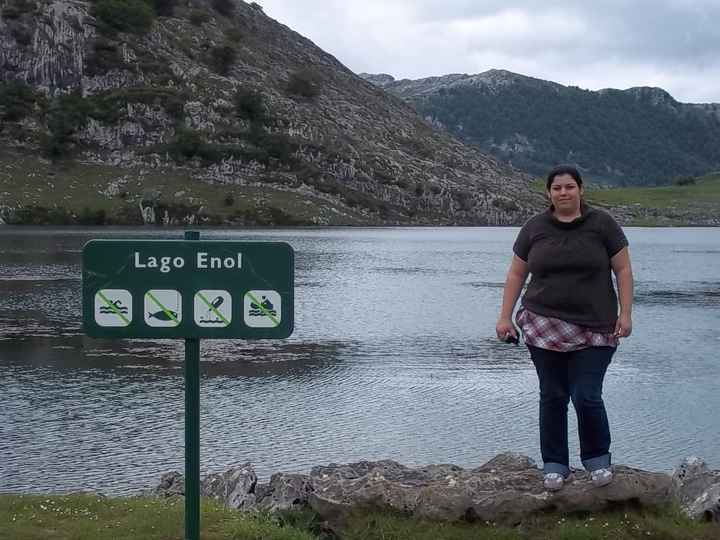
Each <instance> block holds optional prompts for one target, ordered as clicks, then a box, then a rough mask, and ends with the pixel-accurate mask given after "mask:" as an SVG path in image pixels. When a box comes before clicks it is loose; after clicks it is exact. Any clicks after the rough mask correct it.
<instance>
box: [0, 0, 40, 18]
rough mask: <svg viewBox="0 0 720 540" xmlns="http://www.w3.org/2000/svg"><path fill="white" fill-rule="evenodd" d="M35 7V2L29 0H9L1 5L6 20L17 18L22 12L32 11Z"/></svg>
mask: <svg viewBox="0 0 720 540" xmlns="http://www.w3.org/2000/svg"><path fill="white" fill-rule="evenodd" d="M36 9H37V6H36V4H35V2H33V1H31V0H11V1H10V2H8V5H6V6H5V7H3V9H2V16H3V19H6V20H17V19H19V18H20V17H21V16H22V15H23V14H29V13H34V12H35V11H36Z"/></svg>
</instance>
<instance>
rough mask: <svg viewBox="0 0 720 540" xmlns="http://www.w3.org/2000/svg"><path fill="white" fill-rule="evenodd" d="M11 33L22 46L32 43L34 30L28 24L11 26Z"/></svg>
mask: <svg viewBox="0 0 720 540" xmlns="http://www.w3.org/2000/svg"><path fill="white" fill-rule="evenodd" d="M10 34H12V37H13V38H15V41H16V42H17V44H18V45H20V46H21V47H27V46H29V45H30V44H32V32H31V31H30V29H29V28H28V27H26V26H22V25H20V26H13V27H11V28H10Z"/></svg>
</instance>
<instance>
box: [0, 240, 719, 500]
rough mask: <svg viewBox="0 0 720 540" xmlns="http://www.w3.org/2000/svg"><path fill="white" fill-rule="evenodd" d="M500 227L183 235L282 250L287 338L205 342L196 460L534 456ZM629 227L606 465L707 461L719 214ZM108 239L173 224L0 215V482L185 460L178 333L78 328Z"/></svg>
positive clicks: (129, 474)
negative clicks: (289, 321) (631, 308)
mask: <svg viewBox="0 0 720 540" xmlns="http://www.w3.org/2000/svg"><path fill="white" fill-rule="evenodd" d="M517 230H518V229H517V228H410V229H399V228H398V229H372V228H370V229H344V228H343V229H293V230H277V229H276V230H264V231H254V232H230V233H229V232H225V231H222V232H221V231H202V233H201V234H202V237H203V238H217V239H233V240H282V241H287V242H289V243H290V244H291V245H292V246H293V247H294V249H295V251H296V313H295V321H296V324H295V332H294V334H293V335H292V337H291V338H289V339H287V340H285V341H256V342H242V341H212V340H206V341H203V342H202V346H201V355H202V358H203V362H202V373H203V379H202V383H201V393H202V398H201V426H202V427H201V429H202V431H201V441H202V443H201V447H202V448H201V463H202V470H203V473H205V472H209V471H220V470H224V469H226V468H228V467H229V466H231V465H233V464H239V463H243V462H246V461H250V462H252V463H253V464H254V466H255V469H256V471H257V472H258V474H259V476H260V477H261V479H263V480H266V479H267V478H268V477H269V475H270V474H272V473H274V472H280V471H285V472H307V471H308V470H309V469H310V467H311V466H313V465H320V464H328V463H332V462H335V463H347V462H351V461H357V460H362V459H368V460H376V459H382V458H390V459H395V460H398V461H400V462H402V463H404V464H407V465H421V464H427V463H455V464H457V465H460V466H463V467H475V466H478V465H480V464H482V463H484V462H485V461H487V460H488V459H490V458H492V457H493V456H495V455H496V454H498V453H500V452H503V451H507V450H512V451H516V452H521V453H524V454H526V455H529V456H531V457H533V458H535V459H536V460H537V461H538V463H540V456H539V441H538V433H537V414H538V412H537V402H538V390H537V377H536V374H535V371H534V369H533V366H532V363H531V362H530V360H529V357H528V354H527V350H526V349H525V348H524V347H522V346H520V347H516V346H512V345H505V344H502V343H499V342H498V341H497V340H496V339H495V337H494V333H495V331H494V328H495V321H496V318H497V315H498V310H499V306H500V303H501V296H502V287H503V282H504V277H505V272H506V270H507V266H508V263H509V260H510V255H511V246H512V242H513V240H514V238H515V235H516V234H517ZM626 233H627V235H628V237H629V239H630V242H631V255H632V260H633V266H634V270H635V278H636V303H635V313H634V332H633V335H632V336H631V337H630V338H629V339H627V340H625V341H623V342H622V344H621V346H620V349H619V351H618V353H617V354H616V355H615V358H614V360H613V363H612V365H611V367H610V369H609V371H608V374H607V378H606V387H605V400H606V404H607V407H608V414H609V418H610V422H611V429H612V434H613V448H612V451H613V455H614V461H615V462H616V463H622V464H626V465H630V466H635V467H640V468H645V469H650V470H658V471H669V470H671V469H672V467H673V466H675V465H676V464H677V463H678V462H679V460H681V459H682V458H684V457H686V456H689V455H698V456H700V457H703V458H704V459H706V460H707V461H708V463H709V464H710V466H712V467H714V468H720V444H719V443H720V414H718V411H720V361H719V360H720V355H719V354H718V349H719V348H720V231H718V230H717V229H635V228H628V229H626ZM127 237H134V238H138V237H144V238H149V237H151V238H156V239H157V238H181V237H182V231H166V230H165V231H163V230H160V229H97V230H90V229H45V228H43V229H31V228H20V229H18V228H12V227H3V228H1V229H0V254H1V259H0V416H1V418H0V491H10V492H21V491H23V492H46V491H73V490H80V489H90V490H96V491H101V492H104V493H108V494H125V493H132V492H135V491H137V490H139V489H142V488H145V487H148V486H151V485H154V484H156V482H157V480H158V478H159V476H160V474H161V473H162V472H165V471H168V470H173V469H176V470H180V471H182V470H183V467H184V458H183V456H184V431H183V430H184V390H183V384H184V379H183V371H182V366H183V343H182V341H177V342H175V341H168V340H165V341H151V340H93V339H90V338H86V337H84V336H83V335H82V333H81V330H80V320H81V308H80V285H81V281H80V270H81V269H80V255H81V250H82V246H83V244H84V243H85V242H86V241H87V240H89V239H91V238H118V239H119V238H127ZM570 413H571V414H570V417H571V430H572V432H571V454H572V455H573V461H572V464H573V465H574V466H579V458H578V457H577V454H578V453H579V450H578V444H577V431H576V425H575V420H574V412H573V410H572V408H571V409H570Z"/></svg>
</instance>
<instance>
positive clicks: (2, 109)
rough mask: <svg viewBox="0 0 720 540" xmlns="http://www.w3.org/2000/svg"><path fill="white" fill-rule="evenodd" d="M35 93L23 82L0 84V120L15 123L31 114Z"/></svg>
mask: <svg viewBox="0 0 720 540" xmlns="http://www.w3.org/2000/svg"><path fill="white" fill-rule="evenodd" d="M35 100H36V95H35V91H34V90H33V89H32V88H31V87H30V85H28V84H27V83H26V82H24V81H6V82H0V118H1V119H2V120H3V121H8V122H17V121H18V120H22V119H23V118H25V117H26V116H29V115H30V114H32V111H33V107H34V105H35Z"/></svg>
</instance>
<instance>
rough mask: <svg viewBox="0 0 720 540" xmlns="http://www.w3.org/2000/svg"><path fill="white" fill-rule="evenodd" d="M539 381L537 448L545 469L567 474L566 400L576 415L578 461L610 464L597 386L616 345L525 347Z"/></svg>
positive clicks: (597, 466) (590, 464)
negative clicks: (570, 348) (559, 349)
mask: <svg viewBox="0 0 720 540" xmlns="http://www.w3.org/2000/svg"><path fill="white" fill-rule="evenodd" d="M528 349H530V356H531V358H532V361H533V363H534V364H535V370H536V371H537V374H538V379H539V382H540V451H541V453H542V459H543V462H544V466H543V470H544V472H545V473H551V472H554V473H560V474H562V475H563V476H565V477H567V476H568V475H569V474H570V468H569V460H568V419H567V412H568V401H569V400H572V403H573V407H575V412H576V414H577V419H578V432H579V435H580V459H581V460H582V464H583V466H584V467H585V469H586V470H588V471H594V470H596V469H601V468H603V467H609V466H610V426H609V424H608V419H607V413H606V412H605V403H603V399H602V386H603V379H604V378H605V372H606V371H607V368H608V366H609V365H610V361H611V360H612V357H613V354H615V348H613V347H588V348H587V349H580V350H579V351H571V352H557V351H549V350H546V349H540V348H538V347H532V346H530V345H528Z"/></svg>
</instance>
